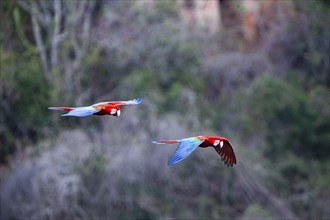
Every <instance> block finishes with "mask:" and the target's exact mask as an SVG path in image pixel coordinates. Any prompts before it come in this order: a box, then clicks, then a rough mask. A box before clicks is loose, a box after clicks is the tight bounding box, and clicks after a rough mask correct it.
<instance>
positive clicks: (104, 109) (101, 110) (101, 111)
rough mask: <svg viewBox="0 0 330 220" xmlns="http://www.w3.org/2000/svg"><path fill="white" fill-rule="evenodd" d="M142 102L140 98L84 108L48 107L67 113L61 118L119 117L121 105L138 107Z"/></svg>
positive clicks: (101, 103)
mask: <svg viewBox="0 0 330 220" xmlns="http://www.w3.org/2000/svg"><path fill="white" fill-rule="evenodd" d="M141 102H142V98H137V99H133V100H129V101H110V102H99V103H96V104H93V105H91V106H84V107H49V108H48V109H50V110H59V111H69V112H68V113H66V114H63V115H62V116H75V117H85V116H89V115H99V116H100V115H112V116H116V117H119V116H120V108H119V106H122V105H138V104H140V103H141Z"/></svg>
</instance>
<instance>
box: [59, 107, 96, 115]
mask: <svg viewBox="0 0 330 220" xmlns="http://www.w3.org/2000/svg"><path fill="white" fill-rule="evenodd" d="M98 111H99V110H97V109H95V108H93V107H91V106H89V107H78V108H74V109H73V110H71V111H69V112H68V113H66V114H64V115H62V116H76V117H85V116H88V115H92V114H94V113H96V112H98Z"/></svg>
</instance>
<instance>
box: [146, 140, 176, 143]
mask: <svg viewBox="0 0 330 220" xmlns="http://www.w3.org/2000/svg"><path fill="white" fill-rule="evenodd" d="M152 143H153V144H176V143H179V141H178V140H159V141H152Z"/></svg>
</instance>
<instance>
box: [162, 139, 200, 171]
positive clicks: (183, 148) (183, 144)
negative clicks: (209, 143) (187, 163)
mask: <svg viewBox="0 0 330 220" xmlns="http://www.w3.org/2000/svg"><path fill="white" fill-rule="evenodd" d="M179 142H180V145H179V146H178V148H177V149H176V151H175V152H174V154H173V155H172V156H171V157H170V158H169V159H168V162H167V164H168V165H169V166H171V165H173V164H176V163H178V162H180V161H181V160H183V159H184V158H186V157H187V156H188V155H189V154H191V152H193V151H194V150H195V149H196V148H197V147H198V146H199V145H200V144H201V143H202V141H201V140H199V139H198V138H196V137H192V138H186V139H182V140H179Z"/></svg>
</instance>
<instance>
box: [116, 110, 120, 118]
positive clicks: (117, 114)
mask: <svg viewBox="0 0 330 220" xmlns="http://www.w3.org/2000/svg"><path fill="white" fill-rule="evenodd" d="M119 116H120V110H118V111H117V112H116V117H117V118H119Z"/></svg>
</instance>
